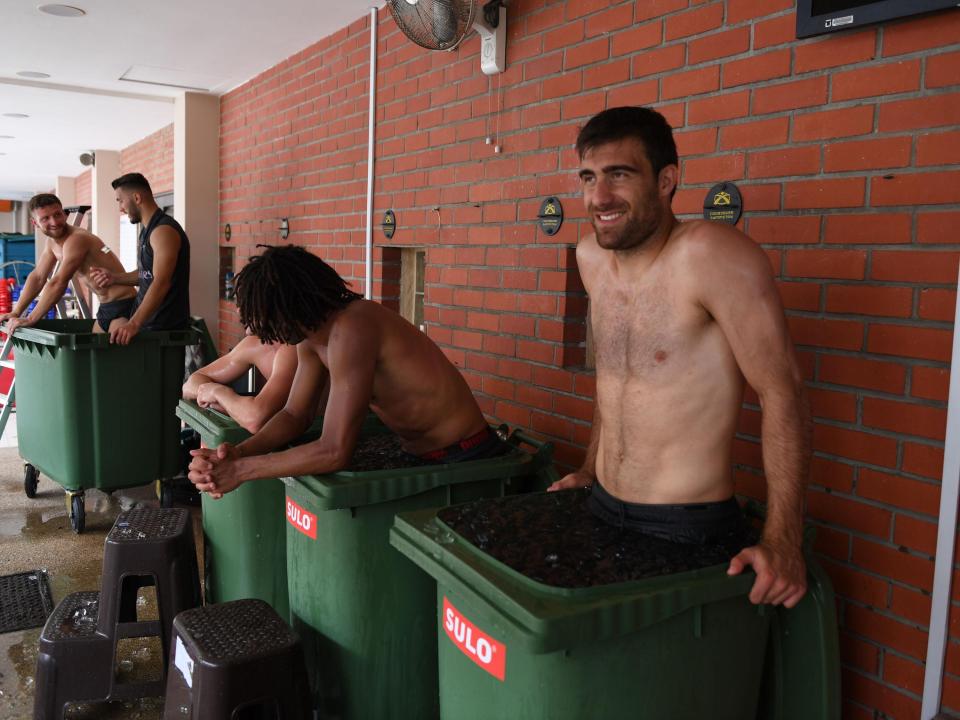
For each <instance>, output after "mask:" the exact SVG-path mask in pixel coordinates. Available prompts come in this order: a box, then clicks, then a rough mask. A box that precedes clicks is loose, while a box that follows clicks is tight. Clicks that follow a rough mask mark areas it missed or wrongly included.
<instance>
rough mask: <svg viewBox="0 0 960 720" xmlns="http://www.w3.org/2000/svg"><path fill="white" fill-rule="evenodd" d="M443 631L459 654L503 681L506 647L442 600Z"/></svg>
mask: <svg viewBox="0 0 960 720" xmlns="http://www.w3.org/2000/svg"><path fill="white" fill-rule="evenodd" d="M443 629H444V630H445V631H446V633H447V637H449V638H450V640H451V642H453V644H454V645H456V646H457V647H458V648H460V652H462V653H463V654H464V655H466V656H467V657H468V658H470V659H471V660H473V661H474V662H475V663H476V664H477V665H479V666H480V667H481V668H483V669H484V670H486V671H487V672H488V673H490V674H491V675H493V676H494V677H495V678H497V679H498V680H500V681H501V682H502V681H503V678H504V676H505V674H506V667H507V646H506V645H504V644H503V643H500V642H497V641H496V640H494V639H493V638H492V637H490V636H489V635H487V634H486V633H484V632H483V631H482V630H480V629H479V628H478V627H477V626H476V625H474V624H473V623H472V622H470V621H469V620H467V619H466V618H465V617H464V616H463V615H461V614H460V612H459V611H458V610H457V609H456V608H455V607H454V606H453V605H451V604H450V601H449V600H447V598H446V597H444V598H443Z"/></svg>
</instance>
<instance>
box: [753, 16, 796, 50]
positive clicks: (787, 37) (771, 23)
mask: <svg viewBox="0 0 960 720" xmlns="http://www.w3.org/2000/svg"><path fill="white" fill-rule="evenodd" d="M752 26H753V49H754V50H763V49H764V48H768V47H772V46H774V45H785V44H787V43H792V42H793V41H794V40H796V37H797V20H796V17H795V16H794V15H781V16H780V17H776V18H771V19H770V20H763V21H762V22H758V23H752Z"/></svg>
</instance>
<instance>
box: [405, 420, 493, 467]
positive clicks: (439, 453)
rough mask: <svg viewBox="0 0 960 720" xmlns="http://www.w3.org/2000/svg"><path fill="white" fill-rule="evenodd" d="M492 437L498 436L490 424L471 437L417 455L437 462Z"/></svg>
mask: <svg viewBox="0 0 960 720" xmlns="http://www.w3.org/2000/svg"><path fill="white" fill-rule="evenodd" d="M491 437H496V435H494V432H493V430H491V429H490V426H489V425H488V426H487V427H485V428H484V429H483V430H481V431H480V432H478V433H476V434H474V435H471V436H470V437H465V438H463V440H460V441H459V442H455V443H452V444H450V445H447V446H446V447H443V448H440V449H438V450H431V451H430V452H425V453H421V454H419V455H417V457H418V458H421V459H422V460H430V461H432V462H437V461H439V460H443V459H444V458H446V457H447V456H448V455H452V454H454V453H459V452H463V451H464V450H470V449H472V448H475V447H477V446H478V445H480V444H481V443H484V442H487V441H488V440H490V438H491Z"/></svg>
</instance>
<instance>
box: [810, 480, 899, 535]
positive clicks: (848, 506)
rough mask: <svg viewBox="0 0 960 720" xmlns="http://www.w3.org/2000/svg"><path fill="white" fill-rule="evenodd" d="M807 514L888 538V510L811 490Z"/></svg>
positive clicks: (865, 533) (866, 533) (890, 516)
mask: <svg viewBox="0 0 960 720" xmlns="http://www.w3.org/2000/svg"><path fill="white" fill-rule="evenodd" d="M807 513H808V514H809V515H810V517H813V518H817V519H818V520H823V521H825V522H828V523H831V524H833V525H839V526H840V527H844V528H849V529H850V530H854V531H856V532H858V533H862V534H864V535H873V536H874V537H877V538H880V539H886V538H887V537H889V535H890V524H891V519H892V517H893V515H892V513H891V512H890V511H889V510H884V509H882V508H878V507H872V506H870V505H865V504H864V503H862V502H857V501H856V500H846V499H844V498H841V497H838V496H835V495H831V494H829V493H824V492H816V491H812V490H811V491H810V492H808V493H807Z"/></svg>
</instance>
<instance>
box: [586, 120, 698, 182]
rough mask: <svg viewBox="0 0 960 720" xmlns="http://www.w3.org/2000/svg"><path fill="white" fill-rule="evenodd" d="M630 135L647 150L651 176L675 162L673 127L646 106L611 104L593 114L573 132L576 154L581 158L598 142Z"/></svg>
mask: <svg viewBox="0 0 960 720" xmlns="http://www.w3.org/2000/svg"><path fill="white" fill-rule="evenodd" d="M627 138H633V139H635V140H639V141H640V142H641V143H642V144H643V147H644V149H645V150H646V151H647V159H648V160H649V161H650V165H651V167H652V168H653V175H654V177H658V176H659V175H660V171H661V170H663V169H664V168H665V167H666V166H667V165H677V164H678V162H679V160H678V158H677V144H676V142H674V140H673V129H672V128H671V127H670V124H669V123H668V122H667V119H666V118H665V117H663V115H661V114H660V113H658V112H657V111H656V110H652V109H650V108H646V107H615V108H610V109H609V110H604V111H603V112H601V113H598V114H596V115H594V116H593V117H592V118H590V121H589V122H588V123H587V124H586V125H584V126H583V128H582V129H581V130H580V134H579V135H577V154H578V155H579V157H580V159H581V160H582V159H583V156H584V154H585V153H586V152H587V151H588V150H592V149H593V148H595V147H597V146H598V145H605V144H606V143H610V142H617V141H619V140H626V139H627Z"/></svg>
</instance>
